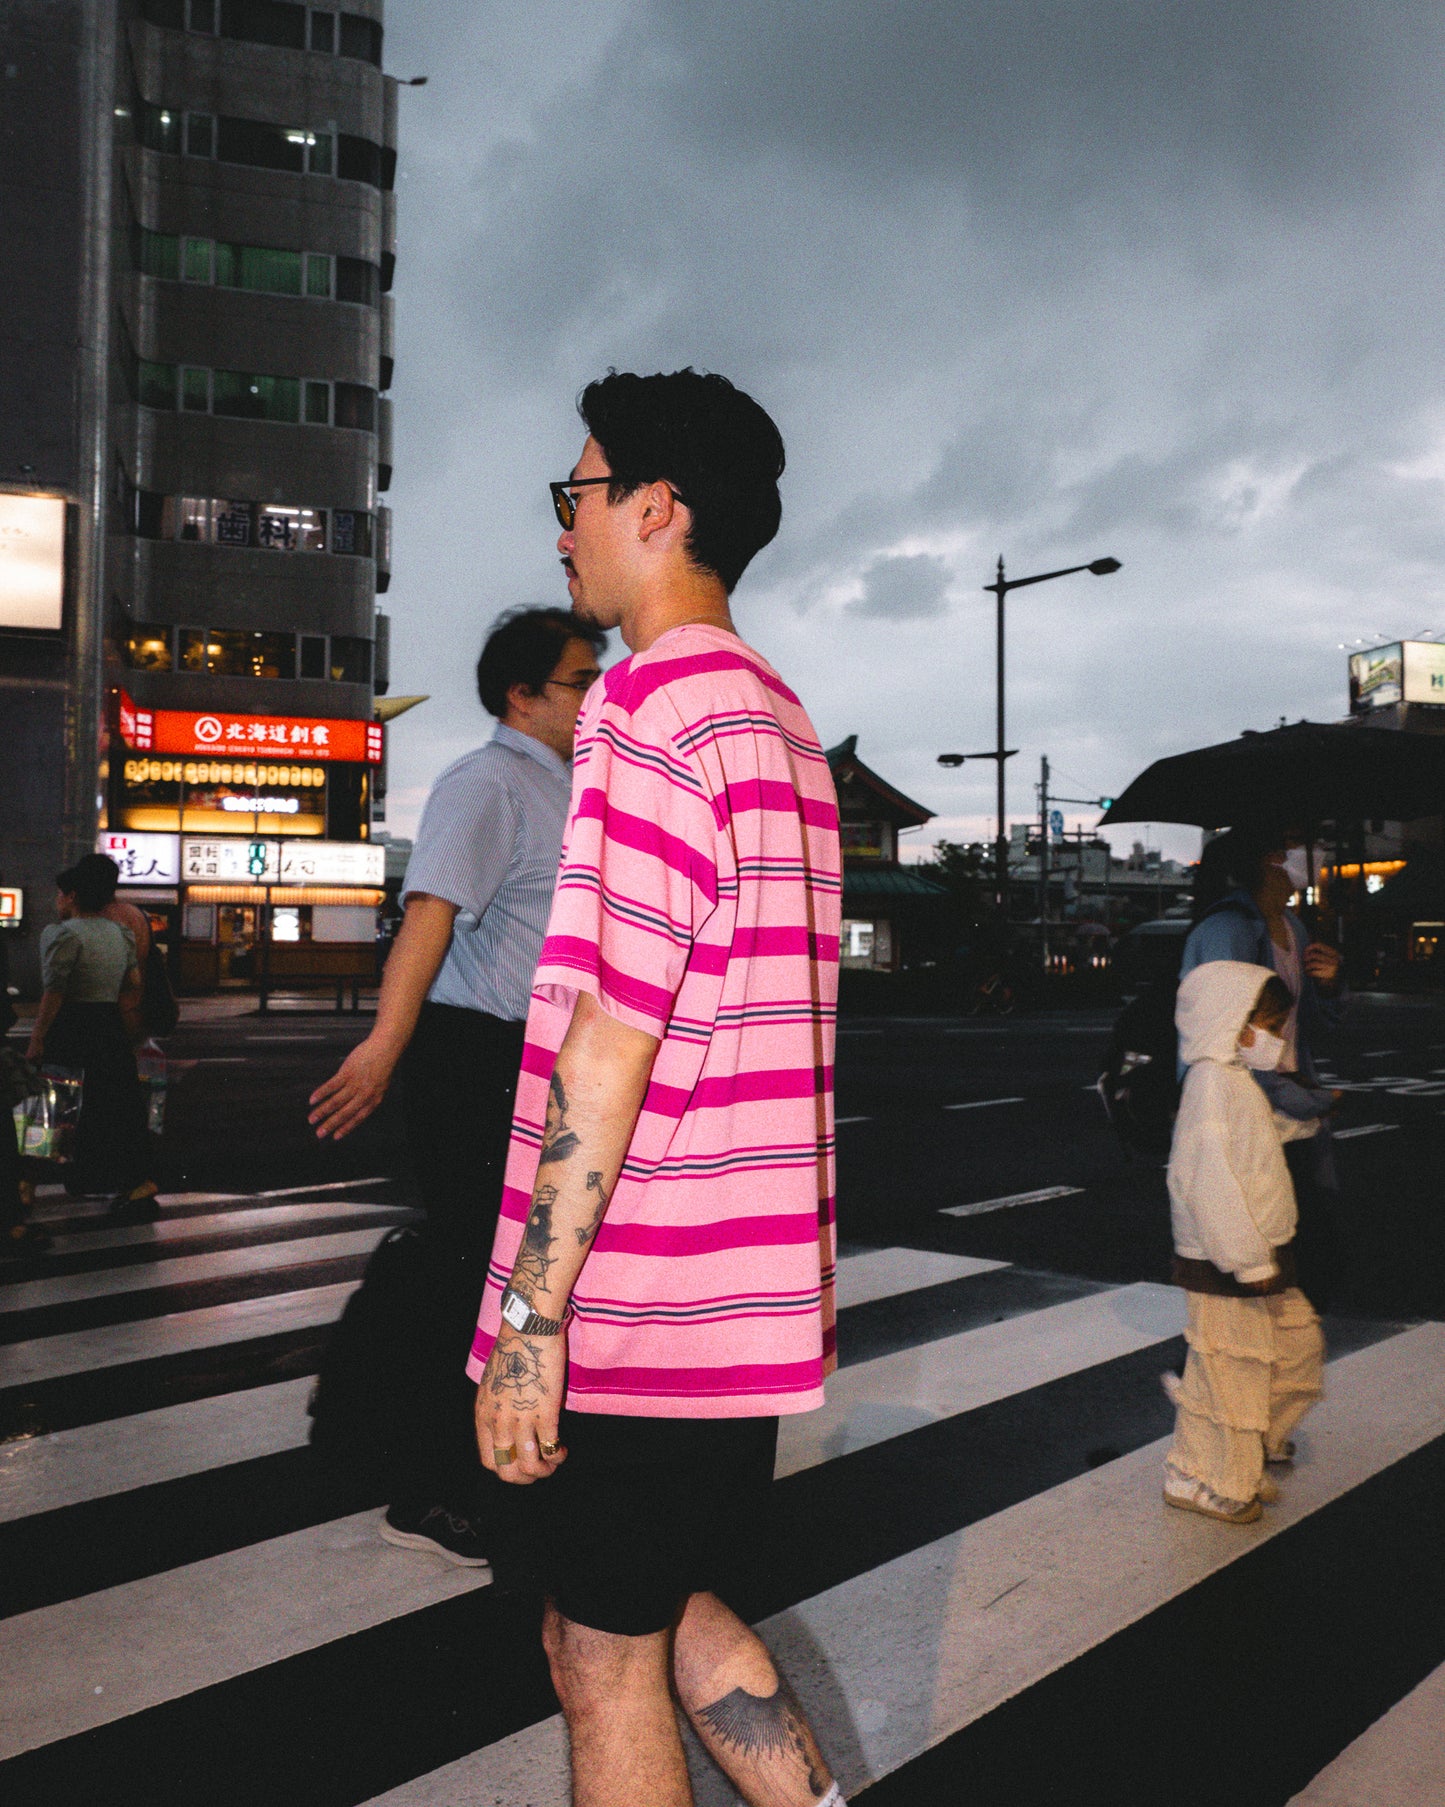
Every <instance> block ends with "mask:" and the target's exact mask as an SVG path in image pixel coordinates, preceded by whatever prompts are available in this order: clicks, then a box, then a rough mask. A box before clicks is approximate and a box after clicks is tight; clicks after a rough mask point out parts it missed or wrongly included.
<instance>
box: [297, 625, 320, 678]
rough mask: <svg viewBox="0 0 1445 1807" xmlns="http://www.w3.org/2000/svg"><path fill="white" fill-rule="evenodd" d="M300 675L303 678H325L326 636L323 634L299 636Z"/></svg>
mask: <svg viewBox="0 0 1445 1807" xmlns="http://www.w3.org/2000/svg"><path fill="white" fill-rule="evenodd" d="M301 675H302V677H303V678H322V679H324V678H325V676H326V636H325V635H324V634H303V635H302V636H301Z"/></svg>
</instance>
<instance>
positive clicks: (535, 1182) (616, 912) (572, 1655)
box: [469, 370, 842, 1807]
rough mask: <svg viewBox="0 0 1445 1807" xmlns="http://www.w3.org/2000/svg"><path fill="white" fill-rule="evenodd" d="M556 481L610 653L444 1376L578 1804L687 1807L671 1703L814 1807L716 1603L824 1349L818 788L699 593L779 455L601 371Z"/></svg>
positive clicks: (787, 1698)
mask: <svg viewBox="0 0 1445 1807" xmlns="http://www.w3.org/2000/svg"><path fill="white" fill-rule="evenodd" d="M580 409H581V413H582V416H583V419H584V420H585V421H586V423H587V426H588V428H589V433H588V438H587V441H586V444H585V445H584V447H583V451H582V456H581V458H580V459H579V461H578V463H577V465H576V467H575V469H574V471H573V473H572V476H571V477H570V478H569V479H567V480H566V481H565V482H562V483H558V484H554V485H553V486H552V487H553V497H554V501H555V504H556V508H557V515H558V519H559V520H560V522H561V524H562V529H563V531H562V536H561V538H560V540H559V541H558V546H559V549H560V551H561V553H562V555H563V560H562V562H563V566H564V568H565V570H566V572H567V584H568V589H569V591H570V592H571V596H572V606H573V610H574V612H575V613H576V614H577V615H578V617H579V618H580V619H582V620H583V621H586V622H587V623H589V625H597V626H606V627H620V628H621V630H622V636H623V639H624V640H625V641H626V642H627V645H628V646H629V647H630V648H631V654H632V656H631V657H630V658H628V659H627V660H625V661H624V662H623V663H622V664H621V665H618V666H615V667H614V668H613V669H612V670H611V671H610V672H608V673H607V676H606V678H605V680H604V682H603V683H602V684H600V685H598V686H596V687H595V689H594V691H593V693H592V695H591V696H590V697H589V699H588V702H587V704H586V707H585V709H584V712H583V715H582V719H581V721H580V723H579V726H578V738H577V755H576V760H575V764H574V770H573V788H572V808H571V814H570V816H569V819H568V825H567V835H566V842H565V845H564V849H563V857H562V870H561V875H560V878H559V880H558V887H557V894H556V900H555V903H554V905H553V909H552V916H551V921H550V923H549V925H548V932H547V940H546V943H545V945H544V946H543V949H542V957H541V962H540V964H539V966H538V969H537V975H536V979H535V982H534V991H533V998H532V1007H531V1011H530V1014H529V1016H528V1021H527V1040H526V1047H525V1051H524V1053H523V1057H522V1074H521V1080H520V1083H519V1085H518V1091H517V1110H516V1117H515V1120H514V1122H513V1127H512V1145H511V1152H510V1155H509V1157H508V1163H507V1174H506V1188H505V1192H504V1196H503V1202H502V1215H501V1222H500V1225H499V1228H498V1232H497V1240H496V1244H495V1247H494V1249H493V1253H492V1263H491V1271H490V1274H489V1277H488V1283H487V1290H486V1294H485V1296H484V1298H483V1302H482V1313H481V1321H480V1323H479V1325H478V1329H477V1335H476V1341H475V1344H474V1347H473V1351H472V1359H471V1362H470V1364H469V1372H470V1373H471V1374H472V1376H473V1378H474V1379H477V1380H479V1381H480V1387H479V1390H478V1396H477V1432H478V1442H479V1444H480V1448H481V1454H482V1460H483V1461H484V1462H485V1463H486V1465H487V1466H488V1467H489V1468H491V1469H493V1470H494V1471H495V1472H496V1473H497V1474H499V1475H501V1476H502V1478H503V1479H506V1480H514V1481H518V1482H523V1483H531V1482H544V1483H545V1485H543V1486H540V1487H538V1489H537V1492H536V1494H535V1495H534V1496H533V1500H534V1502H535V1506H536V1511H535V1512H534V1513H529V1514H528V1515H527V1516H528V1518H529V1520H530V1524H529V1527H528V1528H529V1532H530V1536H529V1537H528V1540H527V1541H528V1543H529V1544H530V1546H531V1554H532V1560H533V1562H534V1563H535V1565H536V1567H537V1568H538V1570H539V1572H540V1574H541V1576H542V1579H543V1581H544V1584H545V1586H546V1590H547V1595H548V1604H547V1616H546V1621H545V1624H544V1640H545V1643H546V1646H547V1651H548V1655H549V1657H550V1659H551V1664H552V1674H553V1679H554V1682H555V1684H556V1688H557V1693H558V1697H559V1699H560V1700H561V1702H562V1707H563V1711H564V1712H565V1714H566V1716H567V1721H568V1727H569V1731H570V1733H571V1745H572V1761H573V1770H574V1779H575V1785H576V1792H575V1798H576V1799H578V1800H579V1801H581V1800H585V1801H587V1802H588V1803H598V1804H600V1803H610V1802H614V1801H615V1802H618V1803H624V1802H625V1803H628V1804H629V1807H631V1804H632V1803H636V1802H641V1801H646V1802H648V1803H650V1804H656V1807H671V1804H673V1803H686V1802H689V1801H690V1800H691V1793H690V1790H689V1785H688V1779H687V1770H686V1765H685V1762H684V1760H683V1752H682V1744H681V1741H680V1739H679V1737H678V1732H677V1725H676V1720H675V1717H674V1712H673V1705H672V1692H671V1689H672V1688H673V1687H675V1689H676V1693H677V1697H678V1698H679V1699H680V1700H681V1701H682V1703H683V1706H684V1707H685V1708H686V1710H687V1712H688V1715H689V1717H690V1719H691V1721H692V1723H693V1725H694V1727H695V1728H696V1730H697V1732H698V1734H699V1736H700V1737H701V1738H702V1740H703V1742H704V1743H705V1745H706V1746H707V1748H708V1750H709V1751H710V1752H711V1753H712V1755H713V1756H714V1757H715V1758H716V1759H717V1761H718V1762H719V1763H720V1764H721V1765H722V1767H723V1768H724V1769H725V1770H726V1771H727V1773H728V1775H729V1776H730V1777H731V1779H732V1781H733V1783H734V1785H735V1786H736V1787H737V1788H738V1789H739V1790H740V1792H741V1793H742V1794H743V1796H744V1798H745V1799H747V1800H748V1801H756V1802H760V1803H761V1802H767V1803H777V1804H779V1807H787V1804H789V1803H792V1802H795V1801H796V1802H797V1803H798V1807H805V1804H807V1807H817V1803H818V1802H819V1801H820V1800H824V1801H826V1802H828V1803H829V1804H830V1807H835V1804H836V1803H838V1802H840V1801H841V1799H842V1797H841V1795H840V1794H839V1793H838V1791H837V1788H836V1785H835V1784H833V1782H832V1780H831V1778H830V1776H829V1775H828V1771H827V1767H826V1765H825V1764H824V1761H823V1759H822V1757H821V1755H820V1754H819V1751H818V1747H817V1744H816V1742H815V1740H814V1738H813V1735H812V1733H811V1731H810V1730H809V1728H808V1725H807V1722H806V1720H805V1719H804V1718H803V1714H802V1710H801V1708H800V1707H799V1705H798V1703H797V1701H796V1699H795V1698H794V1697H793V1695H792V1693H791V1691H790V1690H789V1689H788V1687H787V1685H786V1683H785V1682H784V1681H783V1680H782V1678H781V1677H780V1676H779V1675H778V1673H777V1671H776V1670H775V1669H774V1667H773V1664H772V1661H771V1659H770V1658H769V1656H768V1653H767V1651H766V1649H765V1648H764V1646H763V1645H762V1643H761V1642H760V1641H759V1640H758V1639H757V1638H756V1637H755V1636H754V1634H753V1633H752V1632H751V1631H750V1630H749V1629H748V1627H747V1626H746V1625H745V1624H744V1623H743V1621H742V1620H741V1619H740V1618H739V1617H737V1615H736V1614H735V1613H734V1612H733V1611H732V1610H731V1608H730V1607H729V1606H727V1605H725V1604H724V1603H723V1598H721V1597H719V1596H720V1595H727V1594H729V1593H733V1594H734V1597H737V1598H741V1599H747V1598H748V1597H749V1593H750V1592H752V1593H756V1583H755V1572H756V1570H757V1568H758V1566H759V1565H760V1564H762V1565H766V1566H769V1567H771V1566H775V1557H774V1554H773V1553H772V1552H770V1551H769V1550H768V1549H767V1547H766V1529H765V1522H764V1510H763V1509H764V1508H765V1506H766V1502H767V1497H768V1493H769V1489H770V1486H771V1481H772V1471H773V1459H774V1452H775V1449H776V1443H777V1428H778V1416H779V1414H780V1413H783V1412H801V1411H808V1410H810V1409H811V1408H813V1407H815V1406H817V1405H818V1404H820V1403H821V1401H822V1397H823V1380H824V1376H825V1375H826V1374H827V1373H829V1372H830V1371H831V1368H832V1366H833V1296H832V1286H833V1267H834V1248H835V1242H834V1229H833V1106H832V1083H833V1026H834V1012H835V1006H836V1001H837V962H838V932H839V903H840V892H841V878H840V866H839V854H838V824H837V805H836V800H835V798H834V794H833V786H832V781H831V778H830V776H829V772H828V765H827V761H826V760H825V758H824V757H823V753H822V750H821V748H820V746H819V744H818V737H817V735H816V734H815V733H814V731H813V727H812V724H811V723H810V722H809V720H808V717H807V715H806V714H805V712H804V710H803V708H802V705H801V704H800V703H799V702H798V700H797V698H796V697H795V696H794V695H793V693H792V692H791V691H790V690H789V689H788V687H787V686H786V685H785V684H784V683H783V682H782V680H781V679H780V678H779V677H778V675H777V673H776V672H775V671H773V670H772V668H771V667H770V666H769V665H768V663H767V662H766V660H764V659H763V658H762V657H761V656H760V655H759V654H757V653H756V652H754V651H753V650H752V649H751V648H750V647H748V646H746V645H745V644H744V643H743V642H742V641H741V640H740V639H739V638H738V636H737V634H736V632H735V631H734V629H733V625H732V619H731V616H730V614H729V611H728V596H729V594H730V592H731V590H732V588H733V586H734V584H735V583H736V582H737V579H738V577H739V576H740V575H741V573H742V570H743V568H744V567H745V566H746V564H747V563H748V561H749V559H750V558H751V557H752V555H753V554H754V552H756V551H757V550H758V549H759V547H761V546H763V545H766V544H767V542H768V541H769V540H770V539H771V538H772V537H773V535H774V533H775V532H776V531H777V525H778V520H779V518H780V513H781V505H780V503H779V500H778V492H777V480H778V477H779V476H780V475H781V473H782V468H783V446H782V441H781V439H780V438H779V436H778V432H777V429H776V427H775V426H774V425H773V423H772V421H771V420H769V418H768V416H767V415H766V414H765V413H764V412H763V410H762V409H761V408H759V407H758V405H757V404H756V402H754V401H752V399H751V398H750V397H748V396H746V395H743V394H742V393H741V392H739V391H738V390H736V389H734V388H733V386H732V385H731V384H730V383H727V382H726V381H725V380H724V379H723V378H721V377H716V376H698V375H696V374H695V373H694V372H692V371H690V370H689V371H679V372H676V373H675V374H673V375H672V376H652V377H637V376H631V375H618V374H616V373H614V374H612V375H610V376H608V377H607V378H605V379H604V380H603V381H601V382H598V383H594V384H592V385H591V386H590V387H589V388H588V389H587V390H586V391H585V393H584V395H583V397H582V401H581V404H580Z"/></svg>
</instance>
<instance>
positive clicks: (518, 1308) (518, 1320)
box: [502, 1292, 531, 1330]
mask: <svg viewBox="0 0 1445 1807" xmlns="http://www.w3.org/2000/svg"><path fill="white" fill-rule="evenodd" d="M502 1316H503V1317H504V1318H505V1319H506V1320H507V1322H508V1323H509V1324H510V1325H511V1326H512V1328H513V1329H514V1330H520V1329H521V1328H522V1326H523V1325H524V1324H525V1323H526V1321H527V1319H528V1318H529V1317H530V1316H531V1309H530V1307H529V1306H528V1304H527V1301H526V1300H525V1299H524V1298H522V1297H521V1295H520V1294H518V1293H514V1292H509V1293H508V1294H507V1296H506V1297H505V1298H504V1299H503V1300H502Z"/></svg>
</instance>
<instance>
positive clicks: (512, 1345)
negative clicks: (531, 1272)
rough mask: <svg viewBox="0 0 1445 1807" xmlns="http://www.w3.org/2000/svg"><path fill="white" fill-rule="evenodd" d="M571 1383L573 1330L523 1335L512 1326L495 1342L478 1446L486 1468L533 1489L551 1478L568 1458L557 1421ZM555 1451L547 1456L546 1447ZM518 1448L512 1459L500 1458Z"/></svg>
mask: <svg viewBox="0 0 1445 1807" xmlns="http://www.w3.org/2000/svg"><path fill="white" fill-rule="evenodd" d="M566 1384H567V1332H566V1331H565V1330H564V1331H562V1332H560V1333H559V1334H558V1335H557V1336H523V1335H521V1334H520V1332H518V1331H516V1330H513V1329H512V1327H511V1325H510V1324H503V1325H502V1333H501V1335H500V1336H499V1337H498V1338H497V1340H496V1342H495V1343H494V1344H493V1346H492V1353H491V1354H490V1355H489V1356H488V1357H487V1365H486V1367H485V1368H484V1369H483V1370H482V1379H481V1385H480V1386H479V1387H478V1388H477V1448H478V1449H479V1450H480V1451H481V1457H482V1466H483V1467H484V1468H490V1469H491V1471H492V1473H493V1474H495V1475H497V1476H498V1477H500V1479H502V1480H504V1481H511V1482H513V1483H514V1484H515V1485H517V1486H520V1487H528V1486H530V1485H531V1484H532V1482H533V1481H545V1480H546V1479H547V1477H548V1475H550V1474H554V1473H555V1472H556V1471H557V1469H558V1468H559V1467H560V1466H561V1465H562V1463H563V1462H565V1461H566V1460H567V1452H566V1450H565V1449H562V1448H561V1447H560V1446H557V1423H558V1418H559V1416H560V1414H561V1411H562V1395H563V1391H564V1389H565V1387H566ZM544 1445H545V1446H546V1447H547V1448H548V1449H554V1446H556V1447H555V1450H554V1453H553V1454H552V1455H550V1456H544V1455H543V1454H542V1449H543V1446H544ZM498 1450H500V1451H502V1453H503V1455H505V1454H506V1452H507V1451H508V1450H515V1451H516V1455H515V1457H514V1458H513V1459H512V1460H511V1461H500V1462H499V1461H498V1460H497V1451H498Z"/></svg>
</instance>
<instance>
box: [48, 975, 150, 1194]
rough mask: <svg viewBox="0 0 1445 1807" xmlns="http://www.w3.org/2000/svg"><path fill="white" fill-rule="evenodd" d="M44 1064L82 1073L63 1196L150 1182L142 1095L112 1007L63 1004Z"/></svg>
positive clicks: (131, 1051) (127, 1043) (128, 1047)
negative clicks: (70, 1162) (72, 1155)
mask: <svg viewBox="0 0 1445 1807" xmlns="http://www.w3.org/2000/svg"><path fill="white" fill-rule="evenodd" d="M45 1060H46V1063H47V1065H51V1066H57V1067H79V1068H81V1069H82V1070H83V1071H84V1073H85V1083H84V1085H83V1086H82V1087H81V1092H80V1121H79V1123H77V1125H76V1129H75V1160H74V1162H73V1163H72V1164H71V1167H70V1169H69V1171H68V1172H66V1174H65V1184H66V1189H67V1191H69V1192H71V1193H72V1194H81V1193H88V1192H128V1191H129V1190H130V1189H131V1188H132V1187H133V1186H138V1185H139V1184H140V1183H141V1181H142V1180H145V1179H149V1178H150V1177H151V1171H150V1169H151V1161H150V1144H149V1139H148V1137H147V1135H146V1103H145V1093H144V1091H143V1090H142V1089H141V1082H140V1076H139V1074H138V1073H137V1072H136V1064H135V1050H134V1048H132V1047H131V1044H130V1037H129V1036H128V1035H127V1034H126V1031H125V1024H124V1023H123V1022H122V1020H121V1014H120V1011H119V1009H118V1008H117V1006H116V1005H114V1004H62V1005H61V1007H60V1011H59V1014H58V1015H57V1016H56V1018H55V1021H54V1022H53V1023H52V1024H51V1026H50V1033H49V1034H48V1035H47V1036H46V1038H45Z"/></svg>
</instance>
